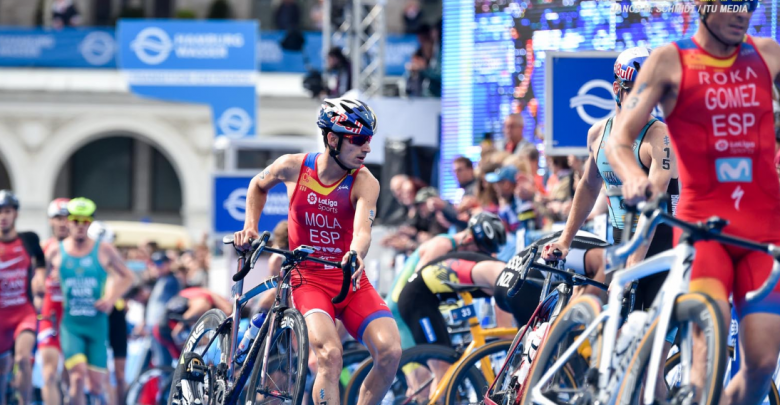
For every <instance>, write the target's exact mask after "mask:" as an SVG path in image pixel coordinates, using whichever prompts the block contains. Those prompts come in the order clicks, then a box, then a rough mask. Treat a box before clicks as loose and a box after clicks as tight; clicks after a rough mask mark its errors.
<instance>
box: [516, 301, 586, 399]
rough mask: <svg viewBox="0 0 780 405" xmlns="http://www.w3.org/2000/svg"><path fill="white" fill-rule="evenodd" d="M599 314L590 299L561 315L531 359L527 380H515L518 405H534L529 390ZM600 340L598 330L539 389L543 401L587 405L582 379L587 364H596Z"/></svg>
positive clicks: (570, 304) (574, 303) (575, 303)
mask: <svg viewBox="0 0 780 405" xmlns="http://www.w3.org/2000/svg"><path fill="white" fill-rule="evenodd" d="M600 313H601V301H599V299H598V298H596V297H595V296H592V295H583V296H581V297H577V298H576V299H574V300H572V301H571V302H570V303H569V305H567V306H566V308H564V309H563V311H561V313H560V314H559V315H558V318H556V320H555V322H553V324H552V326H550V330H548V331H547V337H546V338H545V340H544V341H543V342H542V344H541V347H540V348H539V349H538V351H537V353H536V356H535V357H534V358H533V360H532V362H531V370H530V371H529V372H528V377H522V376H520V377H519V381H518V389H520V390H521V391H522V392H520V395H522V397H521V400H520V403H521V404H523V405H531V404H533V403H534V402H533V400H532V397H533V395H531V390H532V389H533V388H534V387H535V386H536V385H537V384H538V383H539V381H540V380H541V379H542V377H543V376H544V375H545V374H546V373H547V370H549V369H550V368H551V367H552V365H553V364H555V362H556V361H558V357H559V356H560V355H561V354H563V353H564V352H565V351H566V350H567V349H568V348H569V347H570V346H571V345H572V344H573V343H574V341H575V340H576V339H577V338H578V337H580V335H582V332H583V331H584V330H585V328H587V326H588V325H590V324H591V323H592V322H593V321H595V320H596V317H598V315H599V314H600ZM600 336H601V335H600V329H598V328H597V329H596V330H594V331H593V332H591V334H590V335H589V336H588V338H587V339H586V340H585V342H584V343H583V344H582V345H581V346H580V347H579V348H577V351H576V352H575V353H574V354H573V355H572V356H571V357H570V358H569V359H568V360H567V362H566V363H565V364H564V365H563V367H562V368H561V369H560V370H559V371H558V373H556V374H555V375H554V376H553V378H552V379H551V380H550V382H549V383H548V384H547V385H546V386H544V387H542V393H543V395H544V396H545V397H546V398H548V399H550V400H552V401H553V402H555V403H558V404H574V403H590V402H589V397H590V395H591V394H592V392H591V391H590V388H589V387H588V385H587V383H586V382H587V381H586V375H587V374H588V370H589V365H590V364H595V365H597V364H598V363H599V352H600V348H601V339H600ZM523 381H524V382H523Z"/></svg>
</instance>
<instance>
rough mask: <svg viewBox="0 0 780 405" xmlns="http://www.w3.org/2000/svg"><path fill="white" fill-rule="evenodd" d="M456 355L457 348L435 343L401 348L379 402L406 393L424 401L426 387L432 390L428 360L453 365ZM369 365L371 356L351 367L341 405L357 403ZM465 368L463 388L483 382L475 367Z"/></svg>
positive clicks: (394, 400)
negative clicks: (390, 379)
mask: <svg viewBox="0 0 780 405" xmlns="http://www.w3.org/2000/svg"><path fill="white" fill-rule="evenodd" d="M460 357H461V353H460V352H458V351H457V350H455V349H453V348H451V347H447V346H442V345H437V344H424V345H418V346H414V347H411V348H409V349H406V350H404V351H403V353H402V354H401V360H400V362H399V364H398V371H396V374H395V379H394V380H393V382H392V384H391V385H390V389H389V390H388V392H387V393H386V394H385V397H384V399H383V400H382V403H389V404H400V403H403V402H405V401H407V399H408V396H409V395H410V394H411V395H412V396H414V398H415V399H417V400H418V401H417V402H425V403H427V402H428V400H427V398H428V392H429V390H435V389H436V387H432V386H431V380H432V376H433V374H432V372H431V371H430V369H429V366H428V361H429V360H439V361H443V362H446V363H450V364H454V363H455V362H457V361H458V359H460ZM373 366H374V362H373V359H370V358H369V359H366V361H364V362H363V364H361V365H360V367H358V368H357V370H355V373H354V374H353V375H352V379H351V380H350V381H349V384H348V385H347V391H346V396H345V398H344V401H343V403H344V404H345V405H356V404H357V400H358V395H359V394H360V387H361V386H362V385H363V381H364V380H365V379H366V377H367V376H368V373H369V372H370V371H371V368H373ZM469 370H470V371H469V372H468V375H467V377H466V378H465V381H464V382H463V383H462V384H461V385H465V386H464V387H463V388H464V389H473V387H483V386H486V385H487V382H486V380H485V377H483V376H482V373H480V371H479V370H478V369H477V368H476V367H471V368H470V369H469ZM409 402H412V400H409Z"/></svg>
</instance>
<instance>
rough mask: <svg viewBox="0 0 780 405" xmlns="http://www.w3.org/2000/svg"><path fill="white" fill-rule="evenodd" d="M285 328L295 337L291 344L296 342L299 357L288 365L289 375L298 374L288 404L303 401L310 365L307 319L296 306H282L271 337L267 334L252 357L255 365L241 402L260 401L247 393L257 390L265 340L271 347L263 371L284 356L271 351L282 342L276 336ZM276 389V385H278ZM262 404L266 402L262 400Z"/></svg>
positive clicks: (271, 367) (297, 403) (277, 362)
mask: <svg viewBox="0 0 780 405" xmlns="http://www.w3.org/2000/svg"><path fill="white" fill-rule="evenodd" d="M285 331H291V333H293V334H294V335H295V337H296V340H295V342H294V343H293V344H295V345H296V346H297V347H296V348H297V350H298V358H297V360H296V361H295V363H296V364H294V365H292V367H289V370H290V371H293V372H294V373H293V374H290V375H291V376H292V375H297V376H298V379H297V380H296V381H295V382H294V383H292V386H293V388H292V389H293V391H292V393H291V394H290V397H291V403H292V405H300V404H301V401H302V400H303V394H304V392H305V388H306V373H307V372H308V367H309V335H308V329H307V327H306V321H305V320H304V318H303V315H301V313H300V312H298V310H296V309H292V308H288V309H285V310H284V312H283V313H282V316H280V317H277V319H276V325H275V329H274V336H271V337H270V338H269V337H266V338H265V342H264V343H263V346H262V347H261V348H260V351H259V352H258V353H257V356H256V358H255V362H254V365H253V366H252V373H251V375H250V376H249V382H248V385H247V387H246V392H245V398H244V402H243V403H244V404H256V403H259V402H260V401H258V400H257V398H256V395H254V397H253V396H251V395H250V394H249V393H257V389H258V387H257V384H258V378H259V376H260V371H261V368H262V366H263V361H262V360H263V358H262V357H263V354H264V353H265V344H267V343H268V342H271V347H272V349H271V350H270V351H269V353H268V359H266V360H265V361H266V363H268V366H267V368H266V370H272V369H274V367H273V366H275V365H278V366H280V368H281V366H282V364H283V362H284V361H285V359H283V356H284V353H280V352H278V351H277V352H275V351H274V350H279V348H280V343H281V342H282V341H281V340H279V338H280V337H281V336H282V334H283V333H284V332H285ZM286 360H287V364H288V365H289V363H290V361H289V359H286ZM272 373H273V371H271V372H270V373H269V374H272ZM271 379H272V378H271V376H270V375H269V376H268V380H269V381H270V380H271ZM277 388H278V387H277ZM263 390H264V391H267V389H265V388H263ZM263 403H265V402H263Z"/></svg>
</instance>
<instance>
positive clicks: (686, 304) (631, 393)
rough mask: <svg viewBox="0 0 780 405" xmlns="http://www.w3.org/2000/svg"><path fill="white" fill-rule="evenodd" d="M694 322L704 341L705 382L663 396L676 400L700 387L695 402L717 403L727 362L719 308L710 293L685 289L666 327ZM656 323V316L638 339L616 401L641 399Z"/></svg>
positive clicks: (723, 325)
mask: <svg viewBox="0 0 780 405" xmlns="http://www.w3.org/2000/svg"><path fill="white" fill-rule="evenodd" d="M686 324H689V325H686ZM693 325H696V326H698V327H699V328H700V329H701V330H702V331H703V334H704V339H705V342H706V349H707V360H706V364H705V377H704V379H705V381H704V386H703V387H701V389H696V390H694V389H693V387H678V388H677V389H673V390H671V391H670V392H669V394H668V395H667V398H665V399H662V400H663V401H666V402H672V403H676V400H675V398H677V397H680V398H682V397H684V396H688V395H690V394H692V393H693V394H699V392H698V391H700V394H701V395H700V399H699V400H698V401H697V403H698V404H701V405H710V404H717V403H718V401H719V400H720V393H721V390H722V389H723V376H724V375H725V373H726V364H727V362H728V356H727V355H726V337H727V335H726V326H725V324H724V323H723V316H722V314H721V313H720V308H719V307H718V305H717V304H716V303H715V301H714V300H713V299H712V298H710V297H709V296H707V295H704V294H700V293H688V294H684V295H681V296H679V297H677V299H676V300H675V302H674V310H673V311H672V319H670V323H669V329H668V330H671V329H672V328H674V327H680V326H688V327H693ZM657 326H658V319H656V320H655V321H654V322H653V323H652V325H650V329H649V330H648V331H647V333H645V336H644V337H643V338H642V340H641V341H640V342H639V346H638V347H637V350H636V351H635V352H634V356H633V358H632V359H631V362H630V363H629V365H628V368H627V369H626V375H625V377H624V378H623V382H622V383H621V387H620V390H619V391H618V396H617V400H616V402H615V403H616V404H618V405H628V404H634V403H637V401H639V400H640V392H641V391H642V389H641V388H642V385H643V383H644V381H645V376H646V374H647V366H648V364H649V360H650V352H651V350H652V348H653V341H654V340H655V332H656V330H657ZM650 378H655V377H650ZM697 396H698V395H697ZM659 399H660V398H659Z"/></svg>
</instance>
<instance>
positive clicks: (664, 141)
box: [626, 122, 677, 266]
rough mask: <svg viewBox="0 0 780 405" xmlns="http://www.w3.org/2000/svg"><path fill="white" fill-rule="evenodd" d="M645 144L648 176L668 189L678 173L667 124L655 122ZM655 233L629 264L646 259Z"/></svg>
mask: <svg viewBox="0 0 780 405" xmlns="http://www.w3.org/2000/svg"><path fill="white" fill-rule="evenodd" d="M644 145H647V146H648V147H647V148H643V150H641V151H640V152H641V153H642V154H643V155H644V154H645V153H646V154H647V155H645V156H643V157H644V158H643V159H642V160H643V161H647V160H648V159H647V158H649V160H650V173H649V175H648V178H649V179H650V182H651V183H653V187H654V188H655V189H656V190H660V191H666V189H667V188H668V187H669V182H670V181H671V180H672V178H673V177H674V176H675V175H676V174H677V158H676V156H675V154H674V149H673V148H672V142H671V140H670V139H669V130H668V128H667V127H666V125H665V124H663V123H661V122H657V123H655V124H653V126H652V127H651V128H650V130H648V131H647V134H646V135H645V142H644V143H643V146H644ZM654 235H655V230H654V231H653V232H652V233H651V234H650V235H649V237H648V239H647V242H645V243H644V244H642V245H641V246H640V247H639V248H637V250H636V251H634V253H632V254H631V256H629V257H628V259H627V261H626V265H627V266H632V265H634V264H636V263H639V262H641V261H642V260H644V259H645V256H646V255H647V250H648V249H649V248H650V243H652V241H653V236H654Z"/></svg>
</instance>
